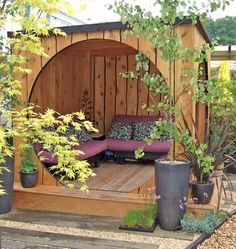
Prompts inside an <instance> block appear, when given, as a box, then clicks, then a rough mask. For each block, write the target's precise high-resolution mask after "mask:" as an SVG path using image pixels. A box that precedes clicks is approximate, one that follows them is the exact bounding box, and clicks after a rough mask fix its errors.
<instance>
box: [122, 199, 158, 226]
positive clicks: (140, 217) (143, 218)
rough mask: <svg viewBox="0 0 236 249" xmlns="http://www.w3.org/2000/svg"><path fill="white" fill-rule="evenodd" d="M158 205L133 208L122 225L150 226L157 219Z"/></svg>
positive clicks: (124, 218)
mask: <svg viewBox="0 0 236 249" xmlns="http://www.w3.org/2000/svg"><path fill="white" fill-rule="evenodd" d="M156 215H157V208H156V205H151V204H150V205H147V206H146V207H145V208H144V209H143V210H140V209H133V210H129V211H128V213H127V214H126V215H125V216H124V217H123V219H122V225H124V226H127V227H150V226H151V225H152V224H153V222H154V220H155V219H156Z"/></svg>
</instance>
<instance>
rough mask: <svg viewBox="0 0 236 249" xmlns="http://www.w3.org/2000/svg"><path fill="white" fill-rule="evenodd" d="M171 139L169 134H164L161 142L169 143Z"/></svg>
mask: <svg viewBox="0 0 236 249" xmlns="http://www.w3.org/2000/svg"><path fill="white" fill-rule="evenodd" d="M170 139H171V137H170V134H169V133H168V132H163V134H162V135H161V138H160V139H158V140H159V141H169V140H170Z"/></svg>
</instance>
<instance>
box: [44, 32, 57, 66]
mask: <svg viewBox="0 0 236 249" xmlns="http://www.w3.org/2000/svg"><path fill="white" fill-rule="evenodd" d="M42 45H43V47H44V51H45V53H46V54H47V55H48V57H42V66H45V65H46V63H47V62H48V61H49V60H50V59H51V58H52V57H53V56H54V55H55V54H56V53H57V50H56V49H57V48H56V37H55V36H50V37H43V38H42Z"/></svg>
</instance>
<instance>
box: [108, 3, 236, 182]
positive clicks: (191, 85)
mask: <svg viewBox="0 0 236 249" xmlns="http://www.w3.org/2000/svg"><path fill="white" fill-rule="evenodd" d="M230 2H231V1H220V0H207V1H204V2H203V3H202V5H201V6H200V5H198V4H197V3H196V2H195V1H182V0H168V1H161V0H158V1H155V4H154V5H153V9H155V8H156V9H158V13H159V14H158V15H154V14H153V13H152V12H150V11H146V10H145V9H142V8H141V6H139V5H132V4H129V3H126V2H125V1H116V3H115V5H114V7H113V9H114V11H115V12H116V13H118V14H119V15H120V17H121V20H122V22H123V23H128V27H129V29H130V30H129V31H127V32H126V33H127V34H126V35H129V33H130V32H131V33H135V34H136V36H137V37H140V36H143V37H144V38H146V39H149V40H150V42H151V43H152V45H153V47H154V48H156V49H158V51H161V57H162V60H164V61H166V62H167V63H166V65H167V66H168V75H167V79H166V80H165V79H164V78H163V76H162V75H160V73H157V74H150V73H149V69H148V66H149V64H148V61H149V60H148V58H149V56H148V55H147V54H144V53H138V54H137V55H136V72H127V73H125V74H124V75H125V77H126V78H129V77H130V78H134V76H135V78H139V80H140V81H141V82H143V83H144V84H145V87H146V89H147V92H148V94H149V98H150V100H151V101H152V102H153V103H152V104H150V106H147V105H146V104H144V105H142V107H143V108H145V109H146V110H147V111H148V112H153V111H155V110H158V111H159V112H160V113H161V115H162V116H163V117H164V118H165V121H164V122H157V123H156V125H157V127H156V128H155V129H154V130H153V131H152V132H151V134H150V136H149V137H148V138H147V139H146V142H148V144H150V143H152V141H153V140H155V139H158V138H160V137H161V135H162V134H163V133H165V132H167V133H169V134H170V136H171V137H172V138H173V139H175V141H177V142H178V143H179V144H180V145H181V146H182V147H183V149H184V154H185V157H187V159H189V160H190V161H191V163H192V165H194V164H196V167H197V170H196V171H194V173H196V175H195V176H196V177H197V179H198V181H200V182H205V181H209V178H210V177H211V176H212V172H213V169H214V168H215V167H217V166H218V165H219V163H220V162H222V160H223V159H226V156H224V155H223V153H222V152H220V150H221V149H222V147H223V144H224V141H225V136H228V134H226V131H227V130H228V128H227V129H225V131H224V132H223V133H222V134H223V138H221V137H220V136H218V134H217V135H216V134H215V131H217V129H218V128H220V131H223V129H224V128H225V126H224V125H223V126H222V122H223V121H224V122H226V123H227V126H231V127H232V126H235V125H236V115H235V113H236V107H235V105H236V104H235V103H236V101H235V100H236V95H232V94H231V93H233V90H231V93H230V94H231V100H232V99H233V101H226V102H225V101H224V102H222V99H224V98H226V99H229V98H228V96H224V91H222V89H220V87H219V85H220V84H218V83H219V82H217V81H213V80H207V79H204V77H203V76H204V75H203V74H204V71H203V68H202V63H204V62H206V61H207V60H208V55H209V53H211V52H212V51H213V50H214V45H215V44H216V42H215V41H212V43H211V45H209V44H207V43H206V42H205V43H204V42H203V43H202V44H201V46H198V47H185V46H184V45H183V44H182V38H181V37H180V36H179V35H178V33H177V32H175V31H174V28H175V25H176V23H178V22H180V23H181V20H182V19H183V18H184V17H186V16H188V19H189V21H190V22H191V23H192V24H196V23H197V22H198V21H199V20H200V21H204V20H206V19H207V17H208V15H209V13H211V12H212V11H215V10H217V9H222V10H224V8H225V6H227V5H229V4H230ZM111 8H112V7H111ZM178 60H180V61H181V62H182V63H183V68H181V71H182V72H183V73H182V77H181V79H180V80H179V82H178V83H177V82H176V81H177V80H178V79H176V78H174V77H173V75H174V67H173V63H174V61H178ZM188 65H195V66H196V67H195V66H194V67H193V66H190V67H189V66H188ZM197 65H198V66H197ZM178 70H180V69H178ZM166 81H167V82H166ZM176 83H177V85H178V86H182V88H181V89H173V86H174V85H175V84H176ZM231 85H233V84H231ZM176 92H178V95H176ZM187 92H188V93H189V95H191V97H192V101H193V102H195V103H199V104H205V105H207V106H208V110H209V116H210V118H209V124H208V125H209V126H210V130H208V131H207V132H206V134H205V139H204V141H202V140H201V139H200V135H199V132H198V127H196V128H195V131H194V132H193V133H192V132H191V131H192V126H195V125H197V124H196V123H191V122H189V120H188V121H187V119H185V120H183V118H185V115H186V114H185V115H183V112H185V109H186V108H187V107H188V103H186V105H185V103H179V99H180V97H181V96H182V94H186V93H187ZM158 94H161V96H162V98H161V101H159V102H156V101H155V98H154V97H155V96H156V95H158ZM173 117H175V118H173ZM229 117H231V118H230V119H229ZM189 118H191V117H188V119H189ZM194 118H195V117H194ZM194 118H193V117H192V120H193V121H194ZM207 120H208V119H207ZM216 121H217V122H216ZM190 123H191V124H190ZM208 125H207V126H208ZM216 145H217V146H218V147H217V146H216ZM173 146H174V145H173V143H171V148H170V153H169V155H170V160H171V161H172V160H174V157H177V156H179V155H175V154H174V149H173ZM223 151H224V150H223ZM142 155H143V152H142V148H141V149H139V150H137V152H136V157H141V156H142ZM223 161H224V160H223Z"/></svg>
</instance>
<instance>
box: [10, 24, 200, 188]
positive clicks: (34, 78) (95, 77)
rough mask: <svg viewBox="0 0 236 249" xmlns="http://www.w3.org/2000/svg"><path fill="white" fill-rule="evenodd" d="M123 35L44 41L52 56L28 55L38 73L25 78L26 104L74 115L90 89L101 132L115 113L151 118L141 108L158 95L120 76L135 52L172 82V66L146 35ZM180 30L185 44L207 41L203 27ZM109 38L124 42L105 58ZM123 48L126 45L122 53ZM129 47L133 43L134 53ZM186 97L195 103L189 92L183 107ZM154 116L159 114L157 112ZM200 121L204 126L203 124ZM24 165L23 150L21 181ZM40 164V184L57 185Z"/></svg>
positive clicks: (100, 33) (90, 34) (101, 33)
mask: <svg viewBox="0 0 236 249" xmlns="http://www.w3.org/2000/svg"><path fill="white" fill-rule="evenodd" d="M193 30H194V32H193ZM123 32H124V31H122V30H106V31H96V32H85V33H72V34H68V35H67V37H55V36H50V37H44V38H42V43H43V45H44V47H45V50H46V53H47V54H48V55H49V56H48V57H47V58H40V57H37V56H35V55H28V57H29V63H28V67H29V68H30V69H32V74H30V75H29V76H27V77H23V84H24V88H23V89H22V98H23V100H25V101H28V100H30V101H31V102H34V103H35V104H38V105H40V106H41V107H42V108H41V109H40V110H41V111H42V109H45V108H46V107H50V108H54V109H56V110H58V111H59V112H61V113H69V112H73V111H78V110H80V108H81V105H82V98H83V93H84V92H85V90H88V96H89V98H90V100H91V101H92V105H93V106H94V112H93V118H94V119H95V120H96V121H97V126H98V128H99V130H100V131H101V132H103V131H107V129H108V128H109V126H110V122H111V120H112V118H113V116H114V115H115V114H138V115H146V111H144V110H143V109H142V108H141V104H142V103H148V104H153V100H152V97H150V96H149V95H148V94H147V92H146V90H145V87H144V85H143V83H142V82H140V81H139V80H127V79H122V78H121V77H120V75H119V73H120V72H125V71H127V70H131V69H132V68H134V52H133V51H132V49H133V50H134V49H135V50H137V51H138V50H139V51H143V52H146V53H148V54H149V55H150V60H151V62H152V64H151V67H150V72H157V68H158V70H159V71H160V73H161V75H162V76H163V77H164V78H165V80H166V82H167V83H168V64H167V63H166V62H164V61H163V60H162V59H161V51H159V50H155V49H154V48H153V47H152V46H151V44H150V42H149V41H148V40H146V39H145V38H144V37H142V36H141V37H139V39H137V37H136V36H135V35H133V36H127V37H124V36H123ZM176 32H180V35H181V39H182V42H183V43H184V44H185V45H186V44H187V45H188V46H193V45H194V44H200V43H201V42H202V41H203V40H204V39H203V38H202V35H201V34H200V33H199V31H198V29H197V28H196V27H194V26H192V25H189V26H188V25H181V27H178V26H177V28H176ZM93 39H99V40H93ZM103 39H107V40H108V41H116V42H119V43H117V44H116V45H115V47H114V48H113V49H107V48H103V50H102V53H103V54H101V48H99V46H100V45H99V43H98V41H101V40H103ZM84 41H86V42H87V41H88V42H89V43H90V46H94V47H96V48H97V49H96V51H95V52H96V53H95V52H94V53H91V51H90V50H89V49H87V50H86V46H84V47H83V48H84V50H83V52H81V53H80V52H78V51H76V47H78V46H77V44H81V43H82V42H84ZM93 41H94V45H93V44H91V43H93ZM73 44H74V45H73ZM118 44H120V45H123V47H122V48H121V49H117V45H118ZM124 44H125V45H128V46H127V48H129V53H127V49H126V48H125V47H124ZM71 45H73V46H71ZM182 66H183V65H182V64H181V63H180V62H176V63H175V73H176V75H175V90H176V94H178V91H179V89H180V83H179V82H178V81H179V78H180V77H181V74H182V71H181V67H182ZM193 66H194V65H193ZM159 99H160V96H157V97H156V98H155V99H154V101H159ZM186 99H187V100H188V101H189V98H188V96H187V93H186V94H185V96H184V97H183V99H181V101H180V102H181V103H182V104H183V103H185V100H186ZM190 106H191V108H188V111H189V112H193V114H195V107H194V104H190ZM149 115H156V113H154V114H149ZM199 122H200V123H201V122H202V120H199ZM17 144H19V140H15V145H17ZM19 165H20V156H19V153H18V152H17V153H16V157H15V168H16V170H15V172H17V173H16V174H15V180H16V181H19V177H18V169H19ZM38 165H39V171H40V180H39V183H40V184H44V185H57V183H56V182H55V180H54V179H52V177H51V176H49V175H48V173H47V172H46V170H45V169H43V168H42V167H41V165H40V162H38Z"/></svg>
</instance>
